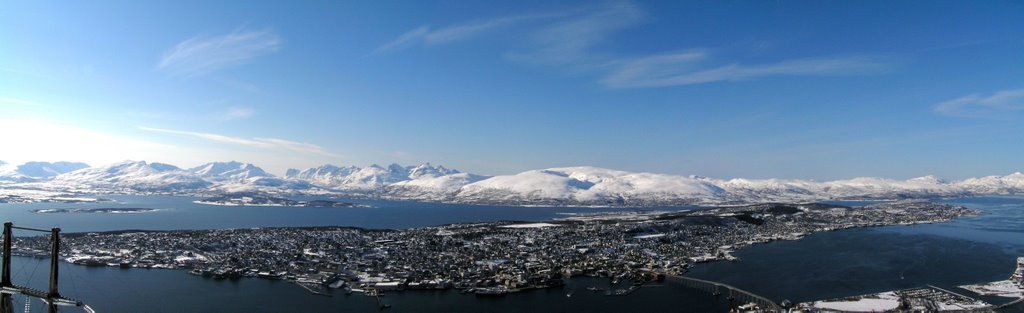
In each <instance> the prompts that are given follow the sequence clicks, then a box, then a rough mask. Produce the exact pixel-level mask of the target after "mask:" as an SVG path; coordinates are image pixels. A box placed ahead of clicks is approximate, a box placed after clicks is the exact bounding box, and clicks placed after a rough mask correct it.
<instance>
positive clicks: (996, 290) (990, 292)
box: [960, 280, 1024, 298]
mask: <svg viewBox="0 0 1024 313" xmlns="http://www.w3.org/2000/svg"><path fill="white" fill-rule="evenodd" d="M960 288H963V289H967V290H970V291H971V292H974V293H977V294H979V295H985V296H999V297H1008V298H1024V286H1021V285H1020V283H1017V282H1014V281H1009V280H1000V281H994V282H991V283H984V284H975V285H964V286H960Z"/></svg>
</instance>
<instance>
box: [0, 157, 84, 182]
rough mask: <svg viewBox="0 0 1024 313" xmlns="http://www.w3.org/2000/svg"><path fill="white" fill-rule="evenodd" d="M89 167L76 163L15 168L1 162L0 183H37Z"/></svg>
mask: <svg viewBox="0 0 1024 313" xmlns="http://www.w3.org/2000/svg"><path fill="white" fill-rule="evenodd" d="M87 167H89V165H88V164H85V163H74V162H54V163H50V162H28V163H25V164H22V165H18V166H14V165H13V164H7V163H6V162H3V161H0V182H15V183H25V182H35V181H44V180H48V179H51V178H53V177H55V176H57V175H60V174H64V173H67V172H71V171H75V170H80V169H83V168H87Z"/></svg>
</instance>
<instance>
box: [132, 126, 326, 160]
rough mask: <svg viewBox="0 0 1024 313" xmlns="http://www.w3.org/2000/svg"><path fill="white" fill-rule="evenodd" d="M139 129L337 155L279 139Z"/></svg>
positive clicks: (270, 148)
mask: <svg viewBox="0 0 1024 313" xmlns="http://www.w3.org/2000/svg"><path fill="white" fill-rule="evenodd" d="M139 129H141V130H145V131H151V132H159V133H165V134H174V135H184V136H191V137H196V138H201V139H206V140H209V141H214V142H219V143H226V144H233V145H239V146H246V147H252V148H260V149H268V150H288V151H292V152H300V153H306V154H316V155H323V156H336V155H335V154H333V153H331V152H329V151H327V149H325V148H324V147H321V146H318V145H314V144H311V143H304V142H297V141H291V140H286V139H279V138H242V137H232V136H225V135H219V134H212V133H202V132H191V131H182V130H173V129H163V128H154V127H145V126H139Z"/></svg>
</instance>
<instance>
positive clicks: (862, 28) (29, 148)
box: [0, 1, 1024, 179]
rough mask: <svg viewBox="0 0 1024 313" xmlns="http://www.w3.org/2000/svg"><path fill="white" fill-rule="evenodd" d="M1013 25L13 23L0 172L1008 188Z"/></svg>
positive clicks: (526, 9) (180, 12) (989, 13)
mask: <svg viewBox="0 0 1024 313" xmlns="http://www.w3.org/2000/svg"><path fill="white" fill-rule="evenodd" d="M1021 134H1024V4H1022V3H1021V2H1019V1H986V2H964V1H902V2H894V1H707V2H697V1H666V2H599V1H580V2H540V1H538V2H532V3H531V2H525V1H509V2H493V1H479V2H470V1H437V2H434V1H395V2H391V1H365V2H341V1H330V2H322V3H316V2H312V1H301V2H299V3H294V2H288V3H285V2H266V3H262V2H258V1H238V2H229V1H168V2H165V3H153V2H147V1H112V2H107V1H92V2H86V3H75V2H50V1H7V2H5V3H4V4H3V5H2V9H0V136H2V137H0V138H2V140H0V141H3V142H4V143H0V160H4V161H7V162H9V163H18V162H24V161H29V160H48V161H56V160H70V161H84V162H88V163H90V164H94V165H97V164H103V163H110V162H116V161H120V160H124V159H144V160H149V161H161V162H167V163H172V164H176V165H179V166H184V167H188V166H195V165H198V164H200V163H203V162H206V161H214V160H239V161H247V162H253V163H256V164H258V165H261V166H263V167H265V168H267V169H268V170H271V171H273V172H276V173H279V174H280V173H283V171H284V169H286V168H288V167H300V168H301V167H309V166H315V165H319V164H324V163H332V164H339V165H348V164H354V165H369V164H371V163H381V164H384V163H390V162H399V163H403V164H412V163H420V162H426V161H430V162H433V163H435V164H437V163H440V164H445V165H447V166H451V167H455V168H459V169H462V170H466V171H470V172H476V173H481V174H508V173H515V172H518V171H523V170H528V169H536V168H545V167H555V166H575V165H593V166H600V167H608V168H615V169H623V170H632V171H651V172H664V173H673V174H695V175H704V176H711V177H718V178H730V177H750V178H762V177H783V178H811V179H835V178H849V177H855V176H882V177H891V178H909V177H915V176H922V175H928V174H935V175H938V176H941V177H945V178H950V179H959V178H964V177H969V176H979V175H992V174H1007V173H1010V172H1013V171H1018V170H1024V161H1022V160H1024V158H1022V157H1021V156H1022V155H1024V139H1022V138H1024V135H1021Z"/></svg>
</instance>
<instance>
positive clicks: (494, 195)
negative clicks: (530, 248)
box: [455, 167, 725, 205]
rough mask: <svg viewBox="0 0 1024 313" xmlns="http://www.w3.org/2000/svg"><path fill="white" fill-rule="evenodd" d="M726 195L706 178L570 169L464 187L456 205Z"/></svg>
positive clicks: (639, 201) (692, 199)
mask: <svg viewBox="0 0 1024 313" xmlns="http://www.w3.org/2000/svg"><path fill="white" fill-rule="evenodd" d="M724 193H725V191H724V190H723V189H722V188H720V187H718V186H715V185H714V184H712V183H710V182H708V181H705V180H703V179H699V178H695V177H689V176H674V175H664V174H652V173H632V172H625V171H615V170H609V169H603V168H596V167H566V168H552V169H546V170H534V171H526V172H522V173H519V174H516V175H504V176H495V177H491V178H489V179H485V180H482V181H478V182H475V183H471V184H468V185H466V186H463V187H462V188H461V189H460V190H459V191H458V192H457V193H456V195H455V199H456V200H457V201H462V202H483V203H537V204H557V203H570V204H632V205H644V204H654V203H701V202H705V201H704V199H717V198H720V197H722V195H723V194H724Z"/></svg>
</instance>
